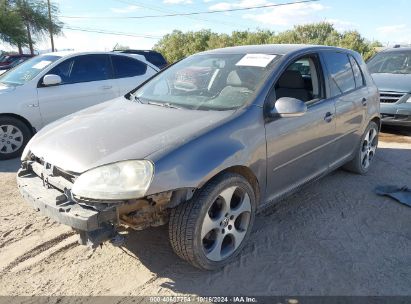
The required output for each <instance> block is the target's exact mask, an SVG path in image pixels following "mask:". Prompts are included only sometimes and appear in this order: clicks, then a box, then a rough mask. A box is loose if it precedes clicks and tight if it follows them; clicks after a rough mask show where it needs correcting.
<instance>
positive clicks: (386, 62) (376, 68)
mask: <svg viewBox="0 0 411 304" xmlns="http://www.w3.org/2000/svg"><path fill="white" fill-rule="evenodd" d="M367 66H368V69H369V70H370V73H372V74H373V73H390V74H411V51H395V52H386V53H385V52H382V53H378V54H377V55H375V56H374V57H373V58H371V59H370V60H369V61H368V62H367Z"/></svg>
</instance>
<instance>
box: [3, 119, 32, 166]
mask: <svg viewBox="0 0 411 304" xmlns="http://www.w3.org/2000/svg"><path fill="white" fill-rule="evenodd" d="M30 138H31V132H30V129H29V128H28V127H27V125H26V124H25V123H23V122H22V121H21V120H18V119H16V118H14V117H0V160H3V159H10V158H15V157H18V156H20V155H21V153H22V152H23V149H24V147H25V146H26V144H27V143H28V141H29V140H30Z"/></svg>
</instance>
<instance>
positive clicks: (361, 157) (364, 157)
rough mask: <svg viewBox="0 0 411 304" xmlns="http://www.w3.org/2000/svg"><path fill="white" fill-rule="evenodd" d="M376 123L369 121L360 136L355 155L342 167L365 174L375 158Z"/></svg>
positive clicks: (376, 142) (376, 143)
mask: <svg viewBox="0 0 411 304" xmlns="http://www.w3.org/2000/svg"><path fill="white" fill-rule="evenodd" d="M378 132H379V128H378V125H377V124H376V123H375V122H373V121H371V122H370V123H369V125H368V127H367V129H365V132H364V134H363V136H362V137H361V142H360V146H359V147H358V148H357V151H356V153H355V157H354V159H353V160H352V161H350V162H349V163H347V164H346V165H345V166H344V168H345V169H347V170H348V171H351V172H354V173H357V174H366V173H367V172H368V171H369V169H370V167H371V164H372V162H373V160H374V158H375V153H376V152H377V146H378Z"/></svg>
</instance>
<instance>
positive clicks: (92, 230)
mask: <svg viewBox="0 0 411 304" xmlns="http://www.w3.org/2000/svg"><path fill="white" fill-rule="evenodd" d="M78 176H79V174H76V173H72V172H67V171H64V170H62V169H60V168H58V167H55V166H53V165H52V164H48V163H46V162H44V161H43V160H41V159H39V158H37V157H34V156H31V157H30V160H26V161H24V162H23V163H22V168H21V169H20V170H19V171H18V173H17V184H18V188H19V190H20V193H21V194H22V196H23V198H24V199H25V201H26V202H27V203H28V204H29V205H30V206H32V207H33V208H34V209H35V210H36V211H38V212H40V213H41V214H42V215H45V216H47V217H49V218H51V219H53V220H55V221H57V222H59V223H61V224H64V225H67V226H70V227H72V228H73V229H75V230H76V231H77V232H78V233H79V235H80V239H79V242H80V243H81V244H83V245H91V246H92V247H95V246H97V245H99V244H101V243H103V242H104V241H107V240H116V242H117V243H118V242H119V239H122V237H121V236H120V235H119V234H118V232H117V231H118V227H119V226H120V225H125V226H127V227H130V228H133V229H135V230H142V229H144V228H148V227H152V226H159V225H163V224H165V223H167V221H168V208H169V207H170V206H171V205H170V201H172V200H174V201H175V197H178V198H179V197H181V195H177V196H176V194H178V193H179V192H178V191H177V192H171V191H170V192H165V193H160V194H156V195H151V196H148V197H144V198H141V199H135V200H124V201H91V200H85V199H83V198H81V199H80V198H76V197H75V196H74V195H73V194H72V192H71V189H72V187H73V184H74V181H75V180H76V178H78ZM173 194H174V199H172V196H173ZM120 243H121V242H120Z"/></svg>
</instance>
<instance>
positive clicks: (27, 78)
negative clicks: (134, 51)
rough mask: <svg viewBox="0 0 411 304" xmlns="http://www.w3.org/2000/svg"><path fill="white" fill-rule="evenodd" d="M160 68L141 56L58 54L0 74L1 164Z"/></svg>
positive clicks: (32, 60)
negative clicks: (38, 136)
mask: <svg viewBox="0 0 411 304" xmlns="http://www.w3.org/2000/svg"><path fill="white" fill-rule="evenodd" d="M158 71H159V68H158V67H156V66H154V65H153V64H151V63H149V62H148V61H146V60H145V58H144V57H143V56H140V55H131V54H123V53H114V52H99V53H95V52H93V53H90V52H82V53H79V52H56V53H49V54H44V55H40V56H36V57H34V58H32V59H30V60H27V61H26V62H24V63H22V64H20V65H19V66H17V67H15V68H14V69H12V70H10V71H8V72H7V73H4V74H3V75H1V76H0V160H1V159H9V158H14V157H17V156H19V155H20V154H21V152H22V150H23V149H24V146H25V145H26V144H27V142H28V141H29V139H30V138H31V137H32V136H33V135H34V134H35V133H36V132H37V131H39V130H40V129H41V128H42V127H44V126H45V125H47V124H49V123H50V122H52V121H54V120H56V119H58V118H61V117H63V116H66V115H68V114H71V113H74V112H76V111H79V110H81V109H84V108H86V107H90V106H92V105H95V104H98V103H101V102H103V101H107V100H110V99H113V98H115V97H119V96H121V95H124V94H126V93H128V92H129V91H131V90H132V89H134V88H135V87H137V86H138V85H139V84H141V83H142V82H144V81H145V80H147V79H148V78H150V77H151V76H153V75H154V74H156V73H157V72H158Z"/></svg>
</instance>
